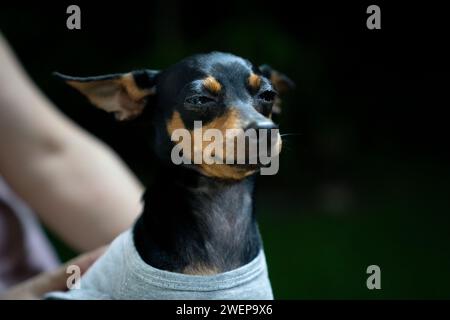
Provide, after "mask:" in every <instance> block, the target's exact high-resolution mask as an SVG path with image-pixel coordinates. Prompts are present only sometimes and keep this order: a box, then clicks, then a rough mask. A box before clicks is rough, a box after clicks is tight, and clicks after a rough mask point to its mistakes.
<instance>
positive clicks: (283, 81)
mask: <svg viewBox="0 0 450 320" xmlns="http://www.w3.org/2000/svg"><path fill="white" fill-rule="evenodd" d="M259 71H260V72H261V74H262V75H263V76H264V77H266V78H267V79H269V80H270V82H272V85H273V86H274V88H275V89H276V90H277V91H278V93H279V94H283V93H285V92H287V91H289V90H291V89H294V88H295V83H294V81H292V80H291V79H289V78H288V76H286V75H285V74H283V73H281V72H279V71H277V70H275V69H272V67H270V66H269V65H267V64H263V65H261V66H259ZM272 112H273V113H281V100H280V98H277V100H276V101H275V104H274V106H273V111H272Z"/></svg>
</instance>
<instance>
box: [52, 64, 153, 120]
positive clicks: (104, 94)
mask: <svg viewBox="0 0 450 320" xmlns="http://www.w3.org/2000/svg"><path fill="white" fill-rule="evenodd" d="M158 74H159V71H155V70H140V71H133V72H129V73H122V74H110V75H104V76H96V77H71V76H66V75H63V74H61V73H57V72H55V73H54V75H55V76H57V77H58V78H61V79H62V80H64V81H65V82H66V83H67V84H68V85H70V86H72V87H74V88H75V89H77V90H78V91H80V92H81V93H82V94H83V95H85V96H86V97H87V98H88V99H89V101H90V102H91V103H92V104H93V105H95V106H96V107H98V108H100V109H103V110H105V111H107V112H113V113H114V114H115V116H116V119H117V120H129V119H133V118H135V117H137V116H138V115H140V114H141V113H142V111H143V110H144V107H145V105H146V102H147V98H148V97H149V96H151V95H154V94H155V93H156V78H157V76H158Z"/></svg>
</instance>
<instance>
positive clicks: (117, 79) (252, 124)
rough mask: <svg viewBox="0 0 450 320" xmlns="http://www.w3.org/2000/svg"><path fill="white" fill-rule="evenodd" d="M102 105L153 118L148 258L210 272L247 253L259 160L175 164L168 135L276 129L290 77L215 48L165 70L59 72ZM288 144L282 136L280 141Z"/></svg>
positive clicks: (239, 261)
mask: <svg viewBox="0 0 450 320" xmlns="http://www.w3.org/2000/svg"><path fill="white" fill-rule="evenodd" d="M58 75H59V76H60V77H61V78H63V79H64V80H65V81H66V82H67V83H68V84H69V85H71V86H72V87H74V88H76V89H77V90H79V91H80V92H81V93H83V94H84V95H86V96H87V97H88V99H89V100H90V102H91V103H92V104H94V105H95V106H97V107H99V108H101V109H104V110H106V111H108V112H113V113H114V114H115V116H116V118H117V119H118V120H131V119H133V118H135V117H137V116H140V117H144V118H145V119H147V120H148V126H147V130H148V132H146V133H144V134H146V135H148V136H149V137H151V139H152V143H151V144H152V146H153V151H154V153H155V155H156V158H157V159H158V166H159V167H158V169H157V170H156V172H157V176H156V177H155V181H154V183H153V185H152V186H150V188H148V190H147V191H146V193H145V195H144V201H145V209H144V211H143V213H142V215H141V217H140V218H139V220H138V221H137V223H136V225H135V227H134V241H135V245H136V248H137V251H138V252H139V254H140V256H141V257H142V259H143V260H144V261H145V262H146V263H148V264H150V265H151V266H153V267H155V268H159V269H162V270H167V271H172V272H177V273H184V274H200V275H210V274H217V273H221V272H225V271H229V270H232V269H235V268H238V267H240V266H242V265H245V264H247V263H248V262H250V261H251V260H252V259H253V258H255V256H256V255H257V253H258V252H259V251H260V249H261V246H262V243H261V238H260V234H259V232H258V227H257V223H256V221H255V212H254V204H253V189H254V179H255V177H254V175H255V173H256V172H257V171H258V170H259V166H258V165H248V164H244V165H236V164H233V165H228V164H210V165H206V164H193V165H178V166H177V165H174V164H173V163H172V161H171V158H170V154H171V150H172V148H173V146H174V142H172V141H171V134H172V132H173V131H174V130H176V129H179V128H185V129H187V130H193V123H194V121H195V120H199V121H202V125H203V128H204V129H207V128H214V129H219V130H221V131H224V130H226V129H230V128H237V129H244V130H246V129H248V128H253V129H259V128H264V129H271V128H275V127H276V126H275V124H274V123H273V121H272V120H271V116H272V113H275V112H277V111H279V99H278V93H279V92H280V93H281V92H283V91H286V90H287V89H289V88H290V87H292V85H293V84H292V81H290V80H289V79H288V78H287V77H286V76H284V75H283V74H281V73H278V72H276V71H275V70H272V69H271V68H270V67H269V66H267V65H264V66H261V67H254V66H252V64H251V63H250V62H249V61H247V60H244V59H242V58H240V57H237V56H234V55H231V54H226V53H219V52H213V53H209V54H201V55H195V56H191V57H189V58H186V59H184V60H182V61H181V62H179V63H177V64H175V65H173V66H172V67H170V68H168V69H166V70H164V71H154V70H142V71H133V72H130V73H126V74H114V75H106V76H99V77H88V78H79V77H69V76H64V75H61V74H58ZM276 143H277V144H278V145H279V146H281V137H280V136H279V135H278V137H277V142H276Z"/></svg>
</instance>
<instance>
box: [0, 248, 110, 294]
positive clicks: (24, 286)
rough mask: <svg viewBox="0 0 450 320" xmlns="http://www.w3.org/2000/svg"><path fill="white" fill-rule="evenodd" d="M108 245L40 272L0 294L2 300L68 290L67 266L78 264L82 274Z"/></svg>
mask: <svg viewBox="0 0 450 320" xmlns="http://www.w3.org/2000/svg"><path fill="white" fill-rule="evenodd" d="M105 249H106V247H101V248H99V249H97V250H94V251H91V252H89V253H85V254H83V255H81V256H79V257H77V258H75V259H73V260H70V261H69V262H67V263H65V264H64V265H62V266H60V267H59V268H58V269H57V270H55V271H51V272H46V273H42V274H39V275H37V276H35V277H33V278H31V279H29V280H27V281H25V282H22V283H21V284H18V285H16V286H14V287H12V288H11V289H9V290H8V291H6V292H5V293H4V294H3V295H1V296H0V299H2V300H37V299H42V297H43V296H44V295H45V294H46V293H48V292H51V291H66V290H67V278H68V276H70V275H69V274H67V273H66V270H67V267H68V266H70V265H77V266H78V267H79V268H80V270H81V274H83V273H84V272H86V270H87V269H89V267H90V266H91V265H92V264H93V263H94V262H95V261H96V260H97V259H98V258H99V257H100V256H101V255H102V254H103V252H104V251H105Z"/></svg>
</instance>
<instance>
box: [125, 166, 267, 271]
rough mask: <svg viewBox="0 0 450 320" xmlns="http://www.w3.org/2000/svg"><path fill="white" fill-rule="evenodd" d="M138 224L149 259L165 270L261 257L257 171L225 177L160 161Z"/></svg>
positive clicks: (220, 267) (228, 265)
mask: <svg viewBox="0 0 450 320" xmlns="http://www.w3.org/2000/svg"><path fill="white" fill-rule="evenodd" d="M157 172H158V174H157V177H156V179H155V182H154V183H153V185H152V186H151V187H150V188H148V190H147V191H146V193H145V195H144V201H145V204H144V212H143V214H142V216H141V217H140V219H139V220H138V222H137V223H136V226H135V229H134V238H135V243H136V248H137V250H138V252H139V254H140V255H141V257H142V258H143V260H144V261H145V262H147V263H148V264H150V265H152V266H153V267H156V268H160V269H163V270H168V271H173V272H181V273H187V274H213V273H219V272H224V271H229V270H232V269H235V268H237V267H240V266H242V265H244V264H246V263H248V262H250V261H251V260H252V259H253V258H255V257H256V255H257V254H258V252H259V250H260V248H261V238H260V235H259V231H258V227H257V224H256V220H255V216H254V210H253V189H254V177H249V178H246V179H244V180H241V181H221V180H216V179H212V178H208V177H205V176H203V175H201V174H200V173H198V172H196V171H194V170H191V169H187V168H182V167H175V166H170V167H166V166H162V165H161V166H160V168H158V170H157Z"/></svg>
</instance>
